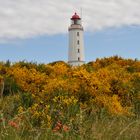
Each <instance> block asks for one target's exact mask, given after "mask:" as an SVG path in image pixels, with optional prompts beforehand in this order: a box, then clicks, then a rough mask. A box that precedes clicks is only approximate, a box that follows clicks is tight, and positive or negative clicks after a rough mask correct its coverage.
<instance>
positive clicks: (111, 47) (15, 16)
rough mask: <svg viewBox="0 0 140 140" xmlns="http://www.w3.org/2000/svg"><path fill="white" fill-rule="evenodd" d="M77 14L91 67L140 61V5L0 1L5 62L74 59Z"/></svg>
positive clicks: (0, 48)
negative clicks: (71, 29) (103, 61)
mask: <svg viewBox="0 0 140 140" xmlns="http://www.w3.org/2000/svg"><path fill="white" fill-rule="evenodd" d="M75 12H77V13H78V14H79V15H80V16H81V17H82V24H83V27H84V42H85V58H86V62H89V61H94V60H96V58H103V57H110V56H113V55H118V56H121V57H124V58H132V59H135V58H137V59H140V0H76V1H75V0H69V1H66V0H61V1H60V0H14V1H12V0H4V1H3V0H0V61H6V60H10V61H12V62H17V61H22V60H26V61H33V62H38V63H49V62H53V61H59V60H62V61H66V62H67V59H68V26H69V25H70V18H71V16H72V15H73V14H74V13H75Z"/></svg>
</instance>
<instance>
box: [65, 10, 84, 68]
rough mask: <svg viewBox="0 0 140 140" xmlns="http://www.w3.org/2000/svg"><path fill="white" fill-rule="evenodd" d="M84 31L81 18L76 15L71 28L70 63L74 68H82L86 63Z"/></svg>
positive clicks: (73, 17)
mask: <svg viewBox="0 0 140 140" xmlns="http://www.w3.org/2000/svg"><path fill="white" fill-rule="evenodd" d="M83 31H84V30H83V27H82V24H81V18H80V17H79V16H78V15H77V13H75V14H74V15H73V16H72V18H71V25H70V27H69V50H68V63H69V64H70V65H72V66H80V65H82V64H84V63H85V56H84V37H83Z"/></svg>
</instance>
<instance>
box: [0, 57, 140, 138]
mask: <svg viewBox="0 0 140 140" xmlns="http://www.w3.org/2000/svg"><path fill="white" fill-rule="evenodd" d="M139 131H140V61H139V60H137V59H135V60H132V59H123V58H121V57H118V56H113V57H109V58H102V59H97V60H96V61H94V62H89V63H87V64H84V65H82V66H79V67H71V66H69V65H68V64H67V63H65V62H62V61H58V62H53V63H49V64H37V63H34V62H26V61H21V62H16V63H10V61H7V62H0V140H139V139H140V133H139Z"/></svg>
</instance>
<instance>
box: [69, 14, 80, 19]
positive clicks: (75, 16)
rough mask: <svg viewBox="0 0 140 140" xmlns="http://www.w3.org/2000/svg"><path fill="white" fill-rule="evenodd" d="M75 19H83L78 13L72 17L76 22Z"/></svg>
mask: <svg viewBox="0 0 140 140" xmlns="http://www.w3.org/2000/svg"><path fill="white" fill-rule="evenodd" d="M75 19H81V18H80V17H79V15H77V13H75V14H74V15H73V16H72V18H71V20H75Z"/></svg>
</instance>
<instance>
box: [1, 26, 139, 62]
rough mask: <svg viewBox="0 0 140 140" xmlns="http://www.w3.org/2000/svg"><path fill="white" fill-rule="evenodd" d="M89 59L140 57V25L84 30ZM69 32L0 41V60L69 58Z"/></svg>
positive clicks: (37, 60) (86, 51) (35, 60)
mask: <svg viewBox="0 0 140 140" xmlns="http://www.w3.org/2000/svg"><path fill="white" fill-rule="evenodd" d="M84 41H85V56H86V61H87V62H89V61H92V60H95V59H96V58H103V57H109V56H113V55H119V56H121V57H124V58H132V59H135V58H138V59H140V27H139V26H127V27H121V28H109V29H105V30H101V31H96V32H94V33H93V32H85V33H84ZM67 57H68V33H67V34H57V35H44V36H37V37H34V38H30V39H17V40H14V41H10V42H6V43H0V61H6V60H8V59H9V60H10V61H12V62H16V61H21V60H27V61H34V62H38V63H49V62H53V61H58V60H62V61H67Z"/></svg>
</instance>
